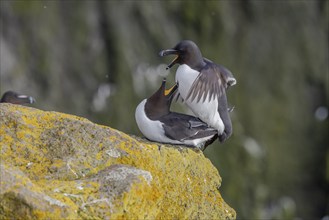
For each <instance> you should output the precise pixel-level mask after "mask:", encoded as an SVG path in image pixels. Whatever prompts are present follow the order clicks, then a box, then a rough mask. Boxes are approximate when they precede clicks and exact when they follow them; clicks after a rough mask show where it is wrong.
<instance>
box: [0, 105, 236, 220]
mask: <svg viewBox="0 0 329 220" xmlns="http://www.w3.org/2000/svg"><path fill="white" fill-rule="evenodd" d="M0 146H1V186H0V189H1V192H0V200H1V202H0V217H1V218H17V219H20V218H21V219H23V218H24V219H44V218H49V219H51V218H71V219H76V218H93V219H104V218H111V219H224V218H225V219H234V218H235V212H234V210H233V209H232V208H230V207H229V206H228V205H227V204H226V203H225V202H224V200H223V199H222V197H221V195H220V193H219V191H218V188H219V186H220V184H221V178H220V176H219V174H218V171H217V170H216V168H215V167H214V166H213V165H212V164H211V162H210V161H209V160H208V159H207V158H205V157H204V155H203V153H202V152H201V151H196V150H193V149H189V148H186V147H181V146H172V145H163V144H158V143H154V142H149V141H146V140H145V139H142V138H138V137H133V136H129V135H127V134H125V133H123V132H120V131H118V130H115V129H112V128H109V127H106V126H101V125H97V124H94V123H92V122H90V121H89V120H87V119H84V118H80V117H77V116H73V115H67V114H62V113H58V112H46V111H41V110H37V109H34V108H29V107H24V106H18V105H11V104H0Z"/></svg>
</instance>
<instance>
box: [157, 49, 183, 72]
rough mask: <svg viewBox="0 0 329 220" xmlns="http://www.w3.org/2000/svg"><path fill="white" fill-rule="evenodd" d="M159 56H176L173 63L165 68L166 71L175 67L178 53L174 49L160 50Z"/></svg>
mask: <svg viewBox="0 0 329 220" xmlns="http://www.w3.org/2000/svg"><path fill="white" fill-rule="evenodd" d="M159 55H160V56H161V57H164V56H168V55H176V57H175V58H174V60H173V61H171V63H170V64H169V65H168V66H167V69H169V68H171V67H172V66H173V65H175V64H176V63H177V62H178V59H179V52H178V50H174V49H167V50H161V51H160V53H159Z"/></svg>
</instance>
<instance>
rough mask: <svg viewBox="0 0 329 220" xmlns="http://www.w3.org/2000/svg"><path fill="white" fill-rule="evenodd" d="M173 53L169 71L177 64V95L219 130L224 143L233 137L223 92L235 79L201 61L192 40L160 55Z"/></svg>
mask: <svg viewBox="0 0 329 220" xmlns="http://www.w3.org/2000/svg"><path fill="white" fill-rule="evenodd" d="M172 54H173V55H176V57H175V59H174V60H173V61H172V62H171V63H170V64H169V65H168V68H171V67H172V66H173V65H175V64H179V67H178V68H177V71H176V77H175V79H176V83H177V84H178V85H179V86H178V92H179V96H180V97H181V98H182V99H183V101H184V102H185V103H186V105H187V106H188V107H189V108H190V109H191V110H192V112H193V113H194V114H195V115H196V116H197V117H198V118H200V119H201V120H202V121H203V122H205V123H207V124H208V125H209V126H211V127H213V128H215V129H216V130H217V131H218V135H219V141H220V142H224V141H225V140H226V139H227V138H229V136H230V135H231V134H232V122H231V118H230V115H229V108H228V105H227V98H226V89H227V88H228V87H230V86H233V85H235V84H236V80H235V78H234V77H233V75H232V73H231V72H230V71H229V70H228V69H226V68H225V67H224V66H222V65H219V64H215V63H214V62H212V61H211V60H209V59H207V58H204V57H203V56H202V54H201V51H200V49H199V48H198V46H197V45H196V44H195V43H194V42H193V41H189V40H183V41H181V42H179V43H178V44H177V45H176V46H175V47H174V48H172V49H167V50H162V51H161V52H160V53H159V55H160V56H167V55H172Z"/></svg>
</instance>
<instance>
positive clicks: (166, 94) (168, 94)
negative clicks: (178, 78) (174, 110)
mask: <svg viewBox="0 0 329 220" xmlns="http://www.w3.org/2000/svg"><path fill="white" fill-rule="evenodd" d="M177 88H178V86H177V84H175V85H174V86H173V87H171V88H170V89H166V90H165V92H164V94H165V96H167V97H171V96H172V95H173V94H174V93H175V92H176V90H177Z"/></svg>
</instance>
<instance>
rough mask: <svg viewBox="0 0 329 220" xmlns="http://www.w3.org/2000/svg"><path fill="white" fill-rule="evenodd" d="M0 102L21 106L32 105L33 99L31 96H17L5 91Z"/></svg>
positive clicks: (14, 93)
mask: <svg viewBox="0 0 329 220" xmlns="http://www.w3.org/2000/svg"><path fill="white" fill-rule="evenodd" d="M2 102H6V103H12V104H19V105H22V104H32V103H33V102H35V99H34V98H33V97H31V96H27V95H19V94H17V93H16V92H13V91H7V92H5V93H4V94H3V96H2V98H1V100H0V103H2Z"/></svg>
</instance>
